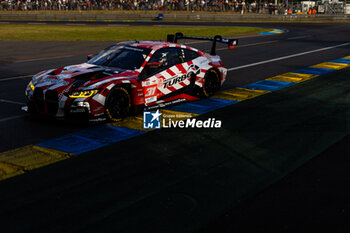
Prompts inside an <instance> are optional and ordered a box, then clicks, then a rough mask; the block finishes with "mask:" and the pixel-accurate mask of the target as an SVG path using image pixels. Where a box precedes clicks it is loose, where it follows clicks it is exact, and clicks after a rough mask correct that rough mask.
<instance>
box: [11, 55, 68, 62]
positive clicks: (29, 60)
mask: <svg viewBox="0 0 350 233" xmlns="http://www.w3.org/2000/svg"><path fill="white" fill-rule="evenodd" d="M73 56H74V55H66V56H59V57H44V58H34V59H28V60H19V61H14V62H13V63H22V62H32V61H42V60H49V59H50V60H52V59H61V58H67V57H73Z"/></svg>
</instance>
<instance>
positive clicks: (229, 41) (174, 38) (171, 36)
mask: <svg viewBox="0 0 350 233" xmlns="http://www.w3.org/2000/svg"><path fill="white" fill-rule="evenodd" d="M178 39H192V40H209V41H213V44H212V46H211V51H210V55H216V42H220V43H224V44H227V46H228V49H230V50H233V49H234V48H236V46H237V44H238V40H237V39H223V38H222V37H221V36H220V35H216V36H214V37H199V36H184V35H183V34H182V33H181V32H177V33H175V35H174V34H169V35H168V36H167V41H168V42H174V43H177V40H178Z"/></svg>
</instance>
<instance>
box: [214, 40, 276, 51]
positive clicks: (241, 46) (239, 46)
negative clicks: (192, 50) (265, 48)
mask: <svg viewBox="0 0 350 233" xmlns="http://www.w3.org/2000/svg"><path fill="white" fill-rule="evenodd" d="M276 42H279V40H271V41H265V42H260V43H252V44H245V45H238V47H237V49H239V48H244V47H250V46H255V45H262V44H271V43H276ZM220 50H228V48H227V47H224V48H219V49H216V51H220Z"/></svg>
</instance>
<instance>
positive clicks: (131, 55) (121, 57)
mask: <svg viewBox="0 0 350 233" xmlns="http://www.w3.org/2000/svg"><path fill="white" fill-rule="evenodd" d="M150 52H151V50H150V49H146V48H138V47H131V46H120V45H112V46H110V47H108V48H106V49H105V50H103V51H102V52H100V53H99V54H97V55H96V56H95V57H93V58H92V59H91V60H90V61H89V62H88V63H89V64H93V65H100V66H108V67H115V68H121V69H126V70H135V69H138V68H140V66H141V65H142V63H143V62H144V61H145V59H146V57H147V56H148V54H149V53H150Z"/></svg>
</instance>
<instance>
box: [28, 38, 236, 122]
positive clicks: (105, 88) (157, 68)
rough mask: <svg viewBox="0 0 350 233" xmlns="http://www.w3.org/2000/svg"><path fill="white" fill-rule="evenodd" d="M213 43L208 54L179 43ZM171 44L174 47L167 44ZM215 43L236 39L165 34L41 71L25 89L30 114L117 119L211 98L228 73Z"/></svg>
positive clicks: (232, 44)
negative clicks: (162, 37)
mask: <svg viewBox="0 0 350 233" xmlns="http://www.w3.org/2000/svg"><path fill="white" fill-rule="evenodd" d="M181 38H190V39H202V40H203V39H205V40H212V41H213V47H212V51H211V54H208V53H205V52H202V51H199V50H197V49H195V48H192V47H188V46H185V45H180V44H177V43H175V42H177V39H181ZM171 41H172V42H171ZM216 42H222V43H227V44H228V46H229V48H233V47H235V46H236V45H237V40H225V39H222V38H221V36H215V37H214V38H203V37H185V36H183V35H182V34H181V33H177V34H175V35H168V41H166V42H165V41H128V42H120V43H117V44H115V45H112V46H110V47H108V48H106V49H105V50H103V51H101V52H100V53H99V54H97V55H95V56H93V57H92V56H90V57H91V59H89V60H88V62H86V63H83V64H79V65H72V66H66V67H62V68H58V69H53V70H47V71H43V72H41V73H39V74H37V75H35V76H34V77H33V78H32V80H31V81H30V82H29V84H28V86H27V88H26V92H25V93H26V96H27V98H28V110H29V111H30V112H32V113H38V114H41V115H47V116H52V117H56V118H71V117H79V119H80V118H81V117H82V116H84V117H86V119H89V120H90V121H101V120H120V119H121V118H124V117H126V116H128V115H130V114H131V113H133V112H135V111H137V110H138V109H144V108H155V107H163V106H166V105H168V104H174V103H177V102H181V101H192V100H197V99H199V98H201V97H207V96H210V95H213V94H214V93H215V91H217V90H218V89H219V88H220V86H221V85H222V84H223V83H224V82H225V80H226V74H227V69H226V68H225V67H224V66H223V63H222V61H221V59H220V57H219V56H217V55H215V44H216Z"/></svg>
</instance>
